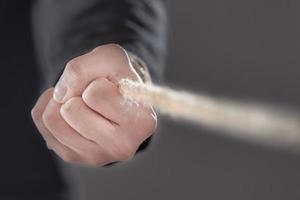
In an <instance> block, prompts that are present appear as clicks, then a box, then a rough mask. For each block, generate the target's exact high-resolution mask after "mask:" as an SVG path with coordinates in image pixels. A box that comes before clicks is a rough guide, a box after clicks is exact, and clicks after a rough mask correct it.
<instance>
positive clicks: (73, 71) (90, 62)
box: [53, 44, 136, 103]
mask: <svg viewBox="0 0 300 200" xmlns="http://www.w3.org/2000/svg"><path fill="white" fill-rule="evenodd" d="M130 66H131V65H130V61H129V58H128V55H127V53H126V52H125V50H124V49H123V48H121V47H120V46H118V45H115V44H109V45H103V46H100V47H97V48H96V49H94V50H93V51H92V52H90V53H87V54H85V55H82V56H79V57H77V58H75V59H73V60H71V61H70V62H68V64H67V65H66V67H65V70H64V72H63V74H62V76H61V77H60V79H59V81H58V83H57V84H56V86H55V90H54V94H53V98H54V100H55V101H57V102H58V103H65V102H66V101H68V100H69V99H70V98H72V97H75V96H81V95H82V93H83V92H84V90H85V88H87V86H88V85H89V84H90V83H91V82H92V81H93V80H95V79H97V78H101V77H107V78H111V79H112V80H113V81H117V80H119V79H121V78H132V79H136V76H135V73H133V71H132V69H131V67H130Z"/></svg>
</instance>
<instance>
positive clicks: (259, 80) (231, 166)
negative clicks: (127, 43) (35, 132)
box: [62, 0, 300, 200]
mask: <svg viewBox="0 0 300 200" xmlns="http://www.w3.org/2000/svg"><path fill="white" fill-rule="evenodd" d="M168 9H169V14H170V42H169V47H170V48H169V57H168V62H167V70H166V82H165V84H167V85H170V86H173V87H175V88H180V89H188V90H190V91H196V92H205V93H207V94H211V95H218V96H225V97H233V98H240V99H255V100H261V101H266V102H270V103H280V104H287V105H289V106H293V107H295V108H297V109H299V110H300V91H299V87H298V86H299V84H300V69H299V64H300V58H299V50H300V49H299V46H300V45H299V42H300V39H299V34H300V21H299V19H300V14H299V13H300V12H298V11H299V10H300V2H298V1H293V0H287V1H281V0H264V1H261V0H253V1H248V0H228V1H223V0H201V1H169V6H168ZM62 165H63V169H64V171H65V172H66V176H67V178H68V181H69V183H70V185H71V188H72V191H73V196H74V197H73V199H77V200H99V199H106V200H117V199H124V200H137V199H143V200H154V199H173V200H177V199H178V200H182V199H205V200H209V199H214V200H215V199H228V200H229V199H230V200H241V199H242V200H252V199H256V200H260V199H261V200H282V199H289V200H299V199H300V188H299V186H300V154H299V153H298V154H297V153H292V152H289V151H286V150H280V149H276V148H266V147H262V146H258V145H255V144H249V143H247V142H241V141H236V140H232V139H231V138H224V137H218V136H216V134H215V133H214V132H213V131H210V130H206V129H203V128H201V127H196V126H194V125H191V124H186V123H180V122H178V121H172V120H169V119H167V118H164V117H161V119H160V122H159V130H158V131H157V133H156V136H155V137H154V139H153V141H152V144H151V146H150V147H149V148H148V149H147V151H145V152H144V153H141V154H138V155H137V156H136V157H135V159H134V160H133V161H131V162H127V163H122V164H118V165H115V166H112V167H106V168H100V169H92V168H86V167H80V166H71V165H67V164H62Z"/></svg>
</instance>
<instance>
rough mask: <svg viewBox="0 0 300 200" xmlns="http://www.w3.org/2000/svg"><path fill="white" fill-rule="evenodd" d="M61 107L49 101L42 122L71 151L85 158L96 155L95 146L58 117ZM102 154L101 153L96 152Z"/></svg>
mask: <svg viewBox="0 0 300 200" xmlns="http://www.w3.org/2000/svg"><path fill="white" fill-rule="evenodd" d="M60 108H61V106H60V105H59V104H58V103H56V102H55V101H54V100H53V99H52V100H50V102H49V104H48V105H47V108H46V110H45V112H44V114H43V122H44V124H45V126H46V127H47V129H48V130H49V131H50V132H51V133H52V135H53V136H54V137H55V138H56V139H57V140H58V141H59V142H60V143H62V144H64V145H65V146H67V147H68V148H70V149H72V150H73V151H74V152H76V153H77V154H79V155H80V156H81V157H87V156H89V155H86V154H88V153H90V154H96V153H95V152H96V151H99V150H98V149H97V145H96V144H95V143H93V142H92V141H90V140H88V139H87V138H84V137H83V136H81V135H80V134H79V133H78V132H76V131H75V130H74V129H72V128H71V127H70V126H69V125H68V124H67V123H66V122H65V121H64V119H63V118H62V117H61V115H60ZM97 154H99V155H100V154H102V152H97ZM103 157H104V155H103Z"/></svg>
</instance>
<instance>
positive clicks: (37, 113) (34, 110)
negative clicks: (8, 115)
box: [31, 107, 40, 120]
mask: <svg viewBox="0 0 300 200" xmlns="http://www.w3.org/2000/svg"><path fill="white" fill-rule="evenodd" d="M31 117H32V118H33V119H34V120H37V119H38V118H39V117H40V110H38V109H37V108H36V107H34V108H32V110H31Z"/></svg>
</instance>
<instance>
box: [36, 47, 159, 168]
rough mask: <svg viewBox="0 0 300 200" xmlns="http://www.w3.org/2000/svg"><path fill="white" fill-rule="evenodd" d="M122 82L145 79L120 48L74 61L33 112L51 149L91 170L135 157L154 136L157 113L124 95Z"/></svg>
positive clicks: (43, 95) (95, 51)
mask: <svg viewBox="0 0 300 200" xmlns="http://www.w3.org/2000/svg"><path fill="white" fill-rule="evenodd" d="M121 78H130V79H133V80H136V81H141V78H140V77H139V76H138V74H137V73H136V71H135V70H134V69H133V67H132V66H131V63H130V61H129V58H128V55H127V53H126V52H125V51H124V50H123V49H122V48H121V47H119V46H117V45H104V46H100V47H98V48H96V49H94V50H93V51H92V52H90V53H88V54H85V55H83V56H80V57H77V58H75V59H73V60H71V61H70V62H69V63H68V64H67V66H66V67H65V70H64V72H63V74H62V76H61V77H60V80H59V81H58V83H57V85H56V87H55V89H53V88H50V89H48V90H46V91H45V92H44V93H43V94H42V95H41V96H40V98H39V100H38V101H37V103H36V105H35V107H34V108H33V110H32V117H33V120H34V122H35V124H36V126H37V128H38V129H39V131H40V133H41V134H42V136H43V138H44V139H45V141H46V142H47V145H48V147H49V148H50V149H52V150H53V151H55V152H56V153H57V154H58V155H59V156H60V157H61V158H62V159H63V160H65V161H67V162H73V163H82V164H88V165H93V166H101V165H105V164H108V163H112V162H115V161H125V160H129V159H131V158H132V157H133V156H134V154H135V152H136V150H137V149H138V147H139V146H140V144H141V143H142V142H143V141H144V140H145V139H147V138H148V137H149V136H151V135H152V134H153V132H154V130H155V128H156V115H155V113H154V112H153V110H152V109H151V108H149V107H146V106H144V105H142V104H139V105H137V104H135V103H132V102H128V100H126V99H124V98H123V97H122V95H121V94H120V92H119V89H118V85H117V82H118V80H120V79H121Z"/></svg>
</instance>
